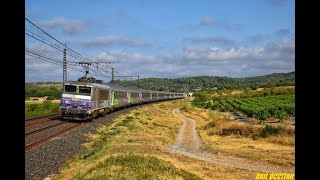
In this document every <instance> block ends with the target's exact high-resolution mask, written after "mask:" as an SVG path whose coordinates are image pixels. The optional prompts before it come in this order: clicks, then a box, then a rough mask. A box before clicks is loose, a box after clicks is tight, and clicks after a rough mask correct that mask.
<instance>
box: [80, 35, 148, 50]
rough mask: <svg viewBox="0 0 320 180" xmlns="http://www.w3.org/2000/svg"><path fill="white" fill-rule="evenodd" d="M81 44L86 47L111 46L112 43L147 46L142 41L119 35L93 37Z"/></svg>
mask: <svg viewBox="0 0 320 180" xmlns="http://www.w3.org/2000/svg"><path fill="white" fill-rule="evenodd" d="M82 45H84V46H86V47H98V46H113V45H122V46H129V47H145V46H149V44H147V43H145V42H143V41H140V40H136V39H130V38H126V37H120V36H104V37H97V38H95V39H91V40H87V41H84V42H82Z"/></svg>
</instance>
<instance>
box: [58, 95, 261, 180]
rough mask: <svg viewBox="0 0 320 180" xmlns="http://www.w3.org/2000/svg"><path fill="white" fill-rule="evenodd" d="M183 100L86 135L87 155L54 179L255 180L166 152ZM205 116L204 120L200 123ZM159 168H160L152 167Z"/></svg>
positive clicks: (136, 113) (132, 114)
mask: <svg viewBox="0 0 320 180" xmlns="http://www.w3.org/2000/svg"><path fill="white" fill-rule="evenodd" d="M176 107H183V108H186V109H188V108H190V106H189V105H188V104H187V102H186V101H184V100H177V101H171V102H162V103H160V104H155V105H150V106H145V107H143V108H140V109H138V110H132V111H131V112H129V113H128V114H125V115H121V116H119V117H118V118H117V119H115V120H114V121H113V122H111V123H108V124H107V125H105V126H101V127H100V128H99V129H98V133H97V134H88V135H86V137H87V138H90V139H91V142H89V143H86V144H85V145H84V146H86V147H88V151H87V152H86V153H84V154H81V155H79V156H77V157H76V158H75V159H73V160H71V161H70V162H68V163H67V164H66V165H65V167H64V168H63V169H62V172H61V174H60V175H58V176H55V177H54V178H53V179H119V178H120V179H121V178H124V179H144V178H147V179H199V178H201V179H254V178H255V176H256V173H257V172H251V171H247V170H242V169H237V168H233V167H228V166H223V165H216V164H212V163H207V162H204V161H199V160H195V159H192V158H189V157H186V156H184V155H182V154H179V153H174V152H171V151H170V150H168V149H167V147H168V146H170V145H172V144H173V142H174V141H175V138H176V134H177V132H178V130H179V128H180V126H181V120H180V119H178V118H176V117H175V116H174V115H172V113H171V111H172V109H174V108H176ZM205 117H206V116H205V115H203V117H202V118H205ZM154 164H156V166H154Z"/></svg>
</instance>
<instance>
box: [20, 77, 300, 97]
mask: <svg viewBox="0 0 320 180" xmlns="http://www.w3.org/2000/svg"><path fill="white" fill-rule="evenodd" d="M115 84H117V85H120V86H125V87H138V80H133V81H119V80H116V81H115ZM294 85H295V71H293V72H290V73H273V74H269V75H264V76H255V77H245V78H229V77H220V76H196V77H185V78H177V79H169V78H145V79H140V80H139V87H140V88H142V89H151V90H159V91H186V90H192V89H207V88H218V89H242V88H244V87H251V88H257V87H275V86H294ZM25 87H26V90H31V89H34V88H35V87H37V90H40V89H41V90H49V89H50V90H54V89H55V88H56V89H58V90H59V91H60V90H61V88H62V83H58V82H47V83H46V82H37V83H26V84H25ZM54 87H55V88H54ZM39 88H40V89H39ZM33 91H35V90H33ZM32 95H34V94H33V93H32ZM30 96H31V95H30Z"/></svg>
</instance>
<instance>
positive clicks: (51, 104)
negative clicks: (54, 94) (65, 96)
mask: <svg viewBox="0 0 320 180" xmlns="http://www.w3.org/2000/svg"><path fill="white" fill-rule="evenodd" d="M59 107H60V102H56V101H49V100H47V101H43V102H35V103H25V117H26V118H31V117H34V116H41V115H45V114H51V113H57V112H59Z"/></svg>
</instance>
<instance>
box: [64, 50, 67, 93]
mask: <svg viewBox="0 0 320 180" xmlns="http://www.w3.org/2000/svg"><path fill="white" fill-rule="evenodd" d="M66 81H67V48H66V44H64V49H63V92H64V83H65V82H66Z"/></svg>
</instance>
